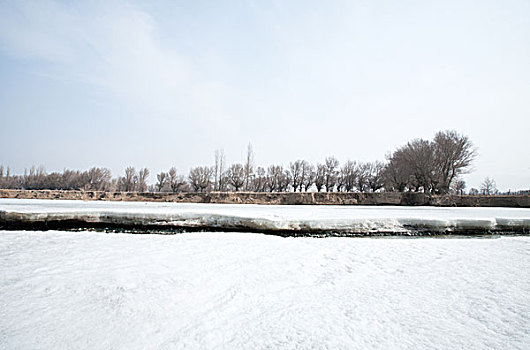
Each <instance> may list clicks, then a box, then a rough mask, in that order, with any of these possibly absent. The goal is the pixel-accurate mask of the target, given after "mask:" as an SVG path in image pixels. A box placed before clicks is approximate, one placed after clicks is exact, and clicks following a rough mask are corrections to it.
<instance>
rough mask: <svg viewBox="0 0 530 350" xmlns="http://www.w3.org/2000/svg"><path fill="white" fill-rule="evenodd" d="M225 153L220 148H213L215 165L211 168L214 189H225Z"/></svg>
mask: <svg viewBox="0 0 530 350" xmlns="http://www.w3.org/2000/svg"><path fill="white" fill-rule="evenodd" d="M225 163H226V160H225V154H224V151H223V150H222V149H217V150H215V165H214V169H213V176H214V191H223V190H224V189H225V181H224V180H225V178H224V172H225V169H224V167H225Z"/></svg>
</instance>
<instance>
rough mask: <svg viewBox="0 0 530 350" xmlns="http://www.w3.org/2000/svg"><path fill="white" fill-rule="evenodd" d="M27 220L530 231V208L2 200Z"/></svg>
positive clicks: (7, 211) (4, 209)
mask: <svg viewBox="0 0 530 350" xmlns="http://www.w3.org/2000/svg"><path fill="white" fill-rule="evenodd" d="M2 213H3V214H4V215H24V217H25V218H26V220H32V221H39V220H41V221H42V220H59V219H60V220H64V219H79V220H83V221H87V222H104V223H116V222H119V223H127V224H142V225H146V224H149V225H159V226H161V227H167V226H172V225H173V226H185V227H199V228H221V229H227V230H230V229H235V228H238V229H241V228H243V229H249V230H288V231H289V230H292V231H304V230H305V231H311V230H336V231H339V232H340V231H348V232H359V233H377V232H391V233H405V234H406V233H408V232H410V230H411V229H422V230H433V231H438V232H452V231H457V230H460V231H463V230H464V231H465V230H498V229H501V230H506V231H509V230H518V231H521V230H524V231H527V230H530V209H528V208H469V207H468V208H453V207H451V208H442V207H404V206H384V207H382V206H292V205H291V206H282V205H243V204H235V205H230V204H197V203H160V202H108V201H76V200H37V199H0V214H2Z"/></svg>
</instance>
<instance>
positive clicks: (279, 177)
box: [267, 165, 289, 192]
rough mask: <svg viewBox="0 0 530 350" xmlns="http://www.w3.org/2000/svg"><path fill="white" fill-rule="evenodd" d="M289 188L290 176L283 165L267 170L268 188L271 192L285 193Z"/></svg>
mask: <svg viewBox="0 0 530 350" xmlns="http://www.w3.org/2000/svg"><path fill="white" fill-rule="evenodd" d="M288 186H289V174H288V172H286V171H284V169H283V167H282V166H281V165H271V166H269V168H268V170H267V187H268V189H269V191H270V192H274V191H277V192H283V191H285V190H286V189H287V187H288Z"/></svg>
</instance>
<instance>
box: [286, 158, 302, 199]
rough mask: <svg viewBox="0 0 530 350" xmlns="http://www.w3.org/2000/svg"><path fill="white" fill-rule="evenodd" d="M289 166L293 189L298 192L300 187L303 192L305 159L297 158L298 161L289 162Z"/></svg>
mask: <svg viewBox="0 0 530 350" xmlns="http://www.w3.org/2000/svg"><path fill="white" fill-rule="evenodd" d="M289 168H290V169H291V171H290V175H291V185H292V186H293V191H294V192H296V190H298V189H299V190H300V192H302V175H303V173H304V171H303V169H304V161H302V160H297V161H296V162H294V163H291V164H289Z"/></svg>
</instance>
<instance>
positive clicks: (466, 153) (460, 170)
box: [432, 130, 476, 193]
mask: <svg viewBox="0 0 530 350" xmlns="http://www.w3.org/2000/svg"><path fill="white" fill-rule="evenodd" d="M432 145H433V149H434V162H435V167H436V172H437V175H438V186H437V190H438V191H439V192H441V193H447V192H449V189H450V188H451V183H452V182H453V180H454V179H455V178H456V177H457V176H458V175H460V174H464V173H466V172H468V171H469V169H470V166H471V163H472V162H473V160H474V159H475V156H476V151H475V149H474V148H473V144H472V143H471V141H470V140H469V138H468V137H467V136H465V135H461V134H459V133H457V132H456V131H454V130H446V131H440V132H438V133H436V135H435V136H434V141H433V144H432Z"/></svg>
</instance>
